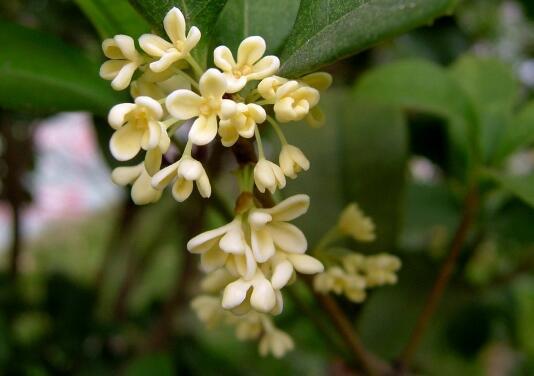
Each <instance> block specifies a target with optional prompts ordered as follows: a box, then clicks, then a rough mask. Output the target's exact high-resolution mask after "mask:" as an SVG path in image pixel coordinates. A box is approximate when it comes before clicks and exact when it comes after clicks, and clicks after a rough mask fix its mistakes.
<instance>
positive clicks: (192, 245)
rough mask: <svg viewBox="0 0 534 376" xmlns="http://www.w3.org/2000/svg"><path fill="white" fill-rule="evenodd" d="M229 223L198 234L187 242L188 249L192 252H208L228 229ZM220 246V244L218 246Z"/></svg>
mask: <svg viewBox="0 0 534 376" xmlns="http://www.w3.org/2000/svg"><path fill="white" fill-rule="evenodd" d="M228 226H229V225H228V224H226V225H224V226H221V227H217V228H215V229H213V230H209V231H205V232H203V233H201V234H198V235H197V236H195V237H194V238H192V239H191V240H189V241H188V242H187V250H188V251H189V252H191V253H204V252H207V251H208V250H209V249H210V248H212V246H213V245H214V244H216V243H217V242H218V241H219V238H220V237H221V236H222V235H224V234H225V233H226V231H228ZM217 248H218V246H217Z"/></svg>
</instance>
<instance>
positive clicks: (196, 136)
mask: <svg viewBox="0 0 534 376" xmlns="http://www.w3.org/2000/svg"><path fill="white" fill-rule="evenodd" d="M216 135H217V116H216V115H211V116H210V117H208V118H206V117H205V116H199V117H198V118H197V119H196V120H195V122H194V123H193V126H192V127H191V130H190V131H189V139H190V140H191V142H193V143H194V144H195V145H206V144H209V143H210V142H211V141H212V140H213V139H214V138H215V136H216Z"/></svg>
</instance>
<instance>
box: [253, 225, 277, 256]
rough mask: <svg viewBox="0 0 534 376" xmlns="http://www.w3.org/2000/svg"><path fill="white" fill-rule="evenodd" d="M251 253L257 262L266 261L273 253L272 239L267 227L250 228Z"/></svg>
mask: <svg viewBox="0 0 534 376" xmlns="http://www.w3.org/2000/svg"><path fill="white" fill-rule="evenodd" d="M250 233H251V243H252V244H251V245H252V253H253V254H254V258H255V259H256V261H257V262H266V261H267V260H269V259H270V258H271V257H272V256H273V255H274V253H275V248H274V241H273V237H272V236H271V232H270V231H269V229H268V228H267V227H260V228H257V229H254V228H252V229H251V232H250Z"/></svg>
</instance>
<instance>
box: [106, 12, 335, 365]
mask: <svg viewBox="0 0 534 376" xmlns="http://www.w3.org/2000/svg"><path fill="white" fill-rule="evenodd" d="M163 25H164V29H165V32H166V34H167V35H166V37H167V38H162V37H160V36H157V35H153V34H144V35H142V36H141V37H140V38H139V40H138V45H139V47H140V49H141V51H139V50H138V49H137V48H136V44H135V42H134V40H133V39H132V38H131V37H129V36H126V35H117V36H115V37H113V38H110V39H106V40H105V41H104V42H103V44H102V48H103V51H104V54H105V55H106V57H108V58H109V60H108V61H106V62H105V63H104V64H103V65H102V67H101V70H100V75H101V77H102V78H104V79H106V80H110V81H111V86H112V87H113V88H114V89H115V90H125V89H127V88H128V87H129V88H130V94H131V96H132V98H133V101H132V103H121V104H117V105H116V106H114V107H113V108H112V109H111V110H110V112H109V116H108V121H109V124H110V125H111V127H113V128H114V129H115V132H114V134H113V136H112V137H111V140H110V150H111V153H112V155H113V156H114V157H115V158H116V159H117V160H119V161H124V162H126V161H131V160H134V159H135V158H136V157H137V156H138V155H139V154H140V153H141V152H144V158H143V160H142V161H141V160H139V161H137V162H136V163H135V164H134V165H131V166H125V167H119V168H116V169H115V170H114V171H113V173H112V179H113V181H114V182H116V183H117V184H119V185H123V186H125V185H129V184H131V185H132V189H131V197H132V200H133V201H134V202H135V203H137V204H140V205H143V204H149V203H154V202H156V201H158V200H159V199H160V197H161V195H162V192H163V190H164V189H165V188H166V187H167V186H170V187H171V192H172V196H173V197H174V198H175V199H176V200H177V201H178V202H182V201H184V200H186V199H187V198H188V197H190V195H191V194H192V193H193V191H194V188H195V186H196V189H197V190H198V193H199V194H200V195H201V196H202V197H204V198H208V197H210V196H211V194H212V186H211V183H210V178H209V176H208V173H210V171H208V169H207V168H205V167H204V165H203V164H202V161H201V160H200V158H198V156H197V155H196V154H195V150H197V149H198V148H199V147H204V146H206V145H208V144H211V143H212V142H214V141H216V140H217V141H220V142H221V144H222V145H223V146H224V147H231V146H233V145H234V144H235V143H236V142H237V141H238V139H239V138H244V139H249V140H251V141H252V140H255V141H256V145H257V150H258V160H257V162H256V163H255V164H254V166H253V168H252V169H251V168H250V167H249V166H244V167H243V168H242V170H241V171H240V176H241V178H242V179H241V180H242V181H244V182H246V183H245V184H241V186H240V188H241V194H240V196H239V202H241V203H243V202H244V203H245V204H241V205H237V207H236V212H235V218H234V219H233V220H232V221H231V222H230V223H228V224H226V225H224V226H221V227H219V228H216V229H214V230H210V231H207V232H204V233H202V234H199V235H197V236H195V237H194V238H193V239H191V240H190V241H189V242H188V244H187V249H188V250H189V251H190V252H192V253H195V254H199V255H200V263H201V267H202V269H203V270H204V271H205V272H206V273H209V276H210V278H212V279H213V278H215V279H217V281H218V284H217V286H218V289H215V290H214V289H211V290H210V295H209V298H208V295H205V296H203V298H202V299H200V298H199V299H196V300H195V303H194V307H195V310H196V311H197V313H198V314H199V317H200V318H202V319H203V321H206V322H207V321H210V322H211V321H212V316H213V315H214V314H215V312H216V310H214V307H213V304H212V303H213V302H215V301H216V302H217V305H218V307H219V308H220V310H224V311H225V312H226V313H225V315H227V316H228V315H234V316H235V317H239V316H240V315H241V316H240V317H242V318H243V320H244V321H243V322H249V324H250V322H257V323H260V324H258V325H260V326H261V330H260V332H261V333H263V334H262V336H261V339H260V352H261V353H263V354H265V353H269V352H270V353H273V354H274V355H276V356H281V355H283V354H284V353H285V352H286V351H287V350H289V349H291V348H292V347H293V343H292V341H291V339H290V338H289V337H288V336H287V335H286V334H284V333H282V332H280V331H279V330H278V329H276V328H275V327H274V324H273V323H272V320H271V319H270V316H269V315H275V314H278V313H280V312H281V311H282V307H283V299H282V293H281V289H282V288H283V287H284V286H286V285H287V284H289V283H291V282H292V281H293V280H294V279H295V278H296V273H297V272H298V273H304V274H316V273H319V272H322V271H323V270H324V268H323V265H322V263H321V262H320V261H318V260H317V259H315V258H313V257H311V256H309V255H306V254H305V252H306V250H307V241H306V237H305V236H304V234H303V233H302V232H301V231H300V230H299V229H298V228H297V227H296V226H294V225H292V224H291V223H289V222H290V221H291V220H293V219H295V218H297V217H298V216H300V215H302V214H304V213H305V212H306V211H307V209H308V206H309V197H308V196H307V195H304V194H299V195H295V196H292V197H290V198H287V199H286V200H283V201H281V202H280V203H278V204H277V205H274V206H272V207H263V206H262V205H261V204H260V203H259V201H257V200H256V199H255V198H254V196H253V191H254V189H253V185H255V187H256V189H257V191H259V192H261V193H265V192H266V191H268V192H270V193H274V192H275V191H276V190H279V189H282V188H284V187H285V185H286V178H291V179H294V178H296V177H297V174H298V173H300V172H301V171H303V170H304V171H305V170H308V169H309V167H310V163H309V161H308V159H307V158H306V156H305V155H304V153H303V152H302V151H301V150H300V149H299V148H298V147H296V146H294V145H290V144H289V143H288V142H287V139H286V137H285V135H284V133H283V131H282V129H281V125H280V124H281V123H288V122H294V121H300V120H304V121H306V122H307V123H308V124H310V125H312V126H318V125H320V124H322V122H323V121H324V115H323V114H322V112H321V110H320V109H319V107H318V103H319V99H320V91H323V90H326V89H327V88H328V87H329V86H330V85H331V83H332V78H331V76H330V75H329V74H327V73H323V72H317V73H312V74H309V75H307V76H304V77H301V78H300V79H287V78H284V77H279V76H277V75H276V73H277V71H278V68H279V66H280V61H279V59H278V58H277V57H276V56H264V55H265V51H266V43H265V41H264V40H263V38H261V37H259V36H250V37H247V38H245V39H244V40H243V41H242V42H241V44H240V45H239V48H238V50H237V52H236V55H234V54H233V52H232V51H231V50H230V49H229V48H228V47H226V46H219V47H217V48H216V49H215V50H214V52H213V65H214V66H213V67H211V68H207V67H204V66H203V65H204V64H203V63H202V62H199V61H197V60H196V59H195V58H194V49H195V47H196V45H197V44H198V43H199V41H200V39H201V31H200V30H199V29H198V28H197V27H195V26H191V27H190V28H189V29H188V28H187V25H186V20H185V17H184V15H183V14H182V12H181V11H180V10H179V9H177V8H172V9H171V10H170V11H169V12H168V13H167V15H166V16H165V18H164V20H163ZM192 52H193V54H192ZM234 56H235V57H234ZM264 124H269V125H270V126H272V127H273V129H274V131H275V133H276V135H277V137H278V139H279V141H280V144H281V148H280V154H279V158H278V163H275V162H272V161H270V160H268V159H267V157H266V156H265V153H264V149H263V144H262V140H261V134H260V126H263V125H264ZM180 128H181V129H180ZM176 150H180V152H179V153H177V152H176ZM177 156H178V157H177ZM243 198H248V199H243ZM217 312H218V310H217ZM208 317H209V318H210V319H209V320H208V319H207V318H208ZM213 317H214V316H213ZM245 318H246V320H245ZM247 320H248V321H247ZM249 324H247V325H249ZM243 325H245V324H240V325H238V327H242V326H243ZM250 325H252V324H250ZM250 325H249V326H250ZM245 326H246V325H245ZM244 331H245V330H244V329H238V332H239V333H242V332H244ZM253 332H254V331H253ZM252 337H254V338H259V335H258V336H252V335H249V336H248V337H247V338H252Z"/></svg>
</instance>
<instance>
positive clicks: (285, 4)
mask: <svg viewBox="0 0 534 376" xmlns="http://www.w3.org/2000/svg"><path fill="white" fill-rule="evenodd" d="M299 3H300V0H270V1H265V0H230V1H228V3H227V4H226V6H225V7H224V10H223V12H222V14H221V18H219V21H218V23H217V29H216V33H215V35H216V36H217V39H216V40H217V43H218V44H223V45H225V46H228V47H229V48H230V49H231V50H232V51H237V47H238V46H239V43H241V41H242V40H243V39H245V38H246V37H248V36H251V35H259V36H261V37H263V38H264V39H265V41H266V42H267V52H268V53H276V51H278V50H279V49H280V47H282V44H283V43H284V40H285V39H286V38H287V36H288V35H289V33H290V32H291V28H292V26H293V23H294V22H295V17H296V16H297V12H298V8H299Z"/></svg>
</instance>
